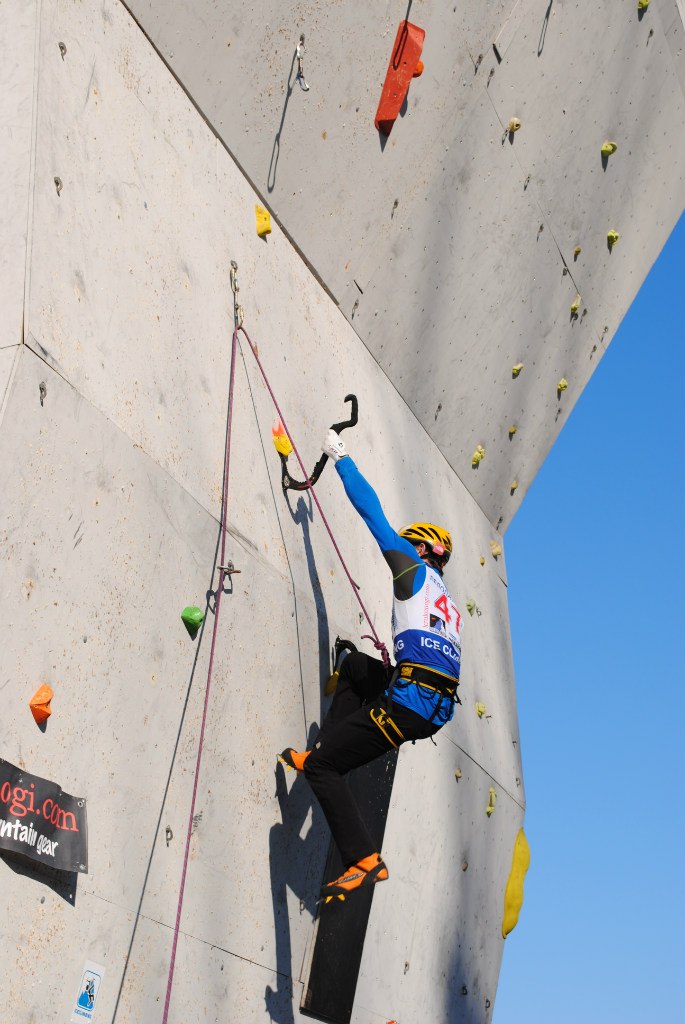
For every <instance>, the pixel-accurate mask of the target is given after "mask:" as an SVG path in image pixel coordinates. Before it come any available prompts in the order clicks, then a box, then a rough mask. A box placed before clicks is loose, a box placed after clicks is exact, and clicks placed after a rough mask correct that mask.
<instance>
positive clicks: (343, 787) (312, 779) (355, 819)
mask: <svg viewBox="0 0 685 1024" xmlns="http://www.w3.org/2000/svg"><path fill="white" fill-rule="evenodd" d="M387 685H388V677H387V675H386V671H385V667H384V665H383V662H382V661H380V660H379V659H378V658H370V657H369V656H368V655H367V654H348V656H347V657H346V658H345V660H344V662H343V664H342V668H341V669H340V678H339V680H338V688H337V690H336V693H335V697H334V698H333V703H332V704H331V707H330V710H329V712H328V714H327V715H326V717H325V719H324V722H323V725H322V726H321V729H320V731H319V735H318V736H317V738H316V742H315V743H314V747H313V750H312V752H311V754H310V755H309V757H308V758H307V760H306V761H305V766H304V774H305V776H306V778H307V780H308V782H309V784H310V786H311V787H312V789H313V790H314V793H315V794H316V797H317V799H318V801H319V803H320V804H321V808H322V810H323V812H324V814H325V816H326V820H327V822H328V824H329V826H330V829H331V832H332V834H333V838H334V840H335V842H336V844H337V846H338V849H339V850H340V855H341V857H342V861H343V864H344V865H345V866H346V867H349V866H350V864H356V863H357V861H359V860H361V859H362V857H368V856H369V854H371V853H374V852H376V851H375V850H374V844H373V840H372V839H371V836H370V835H369V833H368V831H367V828H366V826H365V825H364V822H363V821H362V819H361V817H360V815H359V810H358V808H357V805H356V803H355V800H354V797H353V796H352V794H351V792H350V789H349V786H348V785H347V781H346V779H345V775H346V774H347V772H349V771H351V770H352V769H353V768H359V767H360V766H361V765H363V764H368V762H369V761H373V760H375V759H376V758H377V757H381V755H383V754H386V753H387V752H388V751H389V750H392V749H393V748H394V747H399V746H400V745H401V744H402V743H404V742H405V741H406V740H420V739H425V738H426V737H428V736H432V735H433V734H434V733H436V732H437V731H438V729H439V728H440V726H439V725H436V724H435V722H428V721H427V720H426V719H425V718H422V717H421V716H420V715H417V714H415V713H414V712H413V711H410V710H409V709H408V708H405V707H401V706H400V705H399V704H394V703H392V701H388V700H387V698H386V697H384V694H383V691H384V690H385V689H386V687H387Z"/></svg>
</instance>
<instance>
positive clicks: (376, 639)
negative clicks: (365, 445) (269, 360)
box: [240, 326, 390, 668]
mask: <svg viewBox="0 0 685 1024" xmlns="http://www.w3.org/2000/svg"><path fill="white" fill-rule="evenodd" d="M240 330H241V331H242V333H243V334H244V335H245V337H246V339H247V343H248V345H249V346H250V348H251V349H252V355H253V356H254V357H255V359H256V360H257V366H258V367H259V369H260V372H261V374H262V377H263V379H264V383H265V384H266V387H267V390H268V392H269V394H270V395H271V400H272V401H273V403H274V405H275V406H276V412H277V413H278V415H279V417H280V420H281V423H282V424H283V427H284V428H285V432H286V434H287V435H288V439H289V441H290V443H291V445H292V446H293V452H294V453H295V458H296V459H297V461H298V462H299V464H300V469H301V470H302V473H303V476H304V479H305V480H309V477H308V475H307V470H306V469H305V468H304V463H303V462H302V459H301V458H300V453H299V452H298V450H297V448H296V447H295V442H294V441H293V438H292V434H291V433H290V431H289V430H288V426H287V424H286V422H285V419H284V417H283V413H282V412H281V409H280V406H279V404H278V402H277V401H276V396H275V394H274V393H273V390H272V388H271V385H270V384H269V380H268V378H267V376H266V373H265V372H264V367H263V366H262V364H261V361H260V358H259V355H258V354H257V349H256V348H255V346H254V345H253V344H252V342H251V340H250V336H249V334H248V333H247V331H246V330H245V328H244V327H242V326H241V327H240ZM308 490H309V491H310V492H311V495H312V498H313V499H314V503H315V504H316V507H317V508H318V510H319V515H320V516H321V521H322V523H323V524H324V526H325V527H326V529H327V531H328V536H329V537H330V538H331V542H332V544H333V547H334V548H335V552H336V554H337V556H338V558H339V559H340V564H341V565H342V567H343V569H344V570H345V575H346V576H347V578H348V580H349V581H350V584H351V586H352V589H353V591H354V593H355V595H356V598H357V600H358V601H359V606H360V608H361V610H362V612H363V613H364V617H365V619H366V621H367V622H368V624H369V629H370V630H371V632H372V634H373V636H372V637H369V639H370V640H373V645H374V647H375V648H376V650H377V651H381V653H382V656H383V664H384V665H385V667H386V668H387V667H388V666H389V665H390V655H389V654H388V650H387V648H386V646H385V644H384V643H383V641H382V640H380V639H379V637H378V634H377V633H376V630H375V629H374V625H373V622H372V621H371V617H370V615H369V613H368V612H367V610H366V608H365V606H364V602H363V601H362V599H361V597H360V596H359V588H358V586H357V584H356V583H355V582H354V580H353V579H352V576H351V575H350V571H349V569H348V568H347V566H346V564H345V559H344V558H343V556H342V553H341V551H340V548H339V547H338V545H337V543H336V540H335V537H334V536H333V531H332V530H331V528H330V526H329V524H328V520H327V519H326V516H325V514H324V510H323V509H322V508H321V504H320V502H319V499H318V498H317V496H316V491H315V490H314V488H313V487H312V486H311V484H310V485H309V487H308Z"/></svg>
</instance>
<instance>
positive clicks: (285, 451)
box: [271, 420, 293, 459]
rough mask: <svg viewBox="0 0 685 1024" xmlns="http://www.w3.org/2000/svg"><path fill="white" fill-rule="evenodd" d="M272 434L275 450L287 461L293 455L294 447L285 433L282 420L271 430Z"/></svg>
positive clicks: (277, 421)
mask: <svg viewBox="0 0 685 1024" xmlns="http://www.w3.org/2000/svg"><path fill="white" fill-rule="evenodd" d="M271 434H272V436H273V440H274V448H275V449H276V451H277V452H278V454H279V455H284V456H285V458H286V459H287V458H288V456H289V455H290V454H291V453H292V450H293V446H292V444H291V443H290V438H289V437H288V435H287V434H286V432H285V427H284V426H283V424H282V423H281V421H280V420H276V422H275V423H274V425H273V426H272V428H271Z"/></svg>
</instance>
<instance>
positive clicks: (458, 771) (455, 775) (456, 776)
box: [454, 768, 461, 782]
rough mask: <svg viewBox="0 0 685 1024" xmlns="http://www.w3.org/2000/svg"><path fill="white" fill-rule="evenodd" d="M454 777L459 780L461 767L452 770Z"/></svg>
mask: <svg viewBox="0 0 685 1024" xmlns="http://www.w3.org/2000/svg"><path fill="white" fill-rule="evenodd" d="M454 777H455V779H456V780H457V782H459V779H460V778H461V768H457V769H456V771H455V772H454Z"/></svg>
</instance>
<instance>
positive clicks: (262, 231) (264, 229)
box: [254, 206, 271, 238]
mask: <svg viewBox="0 0 685 1024" xmlns="http://www.w3.org/2000/svg"><path fill="white" fill-rule="evenodd" d="M254 212H255V215H256V217H257V234H258V235H259V237H260V238H264V237H265V235H270V234H271V217H270V216H269V211H268V210H265V209H264V207H263V206H255V208H254Z"/></svg>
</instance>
